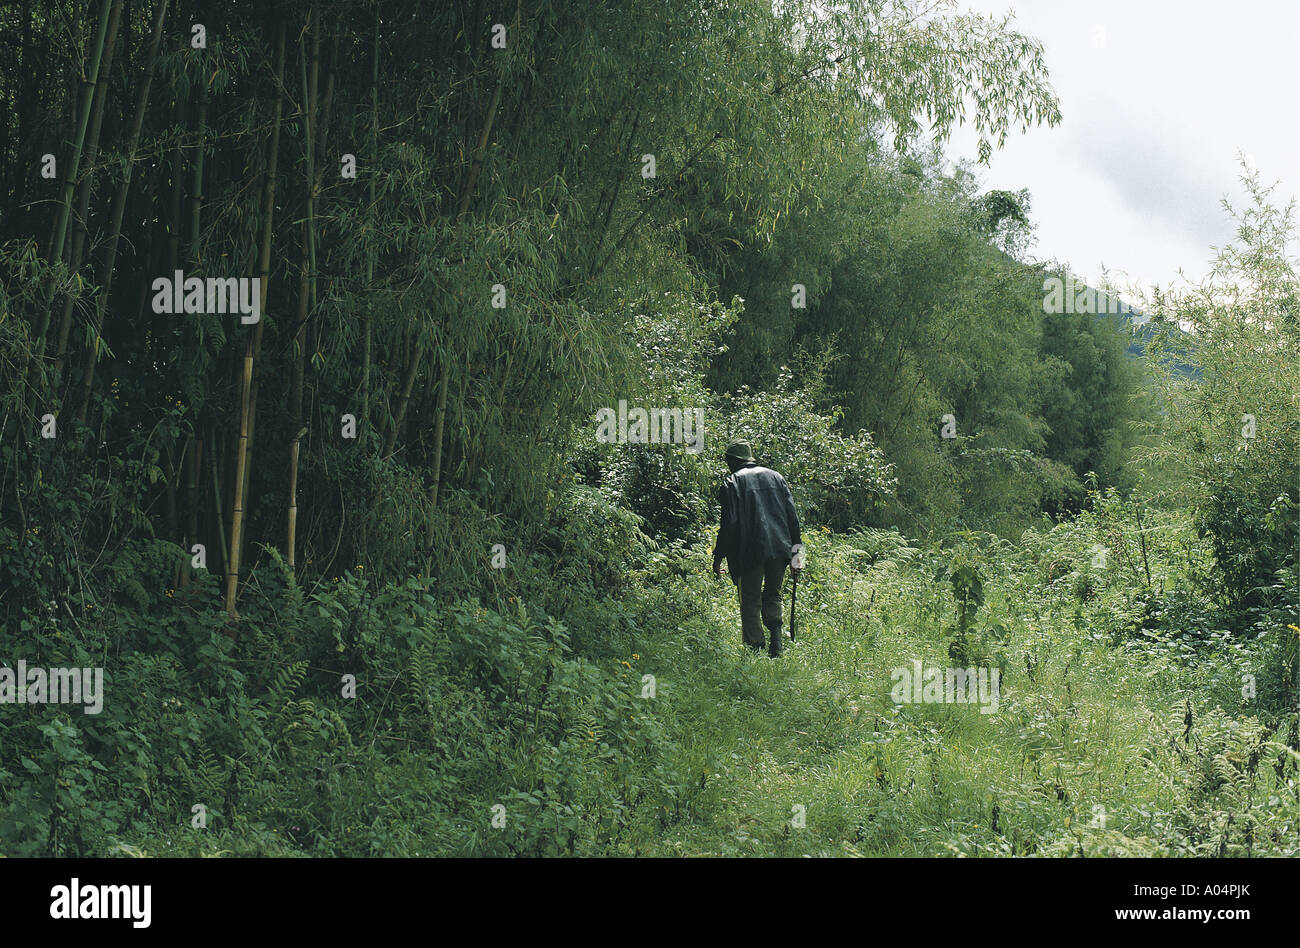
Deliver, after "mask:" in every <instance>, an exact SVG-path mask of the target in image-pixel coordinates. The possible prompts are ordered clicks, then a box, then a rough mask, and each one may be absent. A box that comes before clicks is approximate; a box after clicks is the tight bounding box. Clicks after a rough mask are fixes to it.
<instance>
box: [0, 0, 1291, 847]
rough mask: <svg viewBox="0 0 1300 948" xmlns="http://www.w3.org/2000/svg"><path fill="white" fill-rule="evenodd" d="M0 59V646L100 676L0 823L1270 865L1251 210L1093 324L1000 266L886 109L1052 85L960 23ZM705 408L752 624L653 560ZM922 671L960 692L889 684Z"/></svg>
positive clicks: (422, 35)
mask: <svg viewBox="0 0 1300 948" xmlns="http://www.w3.org/2000/svg"><path fill="white" fill-rule="evenodd" d="M0 102H2V103H3V107H4V110H5V116H4V119H3V121H0V130H2V131H0V170H2V172H3V173H2V174H0V182H3V184H2V185H0V665H4V666H8V665H13V664H15V663H16V662H17V661H19V660H22V661H25V662H26V663H27V664H28V665H30V666H36V665H41V666H45V667H71V666H75V667H86V668H92V667H98V668H103V669H104V672H105V682H106V685H105V688H106V694H105V701H104V706H103V711H102V713H100V714H93V715H92V714H83V713H82V711H81V709H80V708H78V707H76V706H73V707H64V706H60V705H43V706H42V705H34V704H33V705H26V706H23V705H16V704H12V703H0V853H3V854H13V855H40V854H55V855H66V854H93V855H106V854H124V853H126V854H136V853H148V854H167V853H175V854H189V853H275V854H287V853H298V852H305V853H311V854H322V855H323V854H336V855H365V854H379V855H397V854H402V855H417V854H421V855H430V854H452V853H463V854H542V855H548V854H605V853H615V854H633V853H643V854H675V853H749V852H761V853H785V854H798V853H814V854H828V853H836V854H839V853H850V854H857V853H864V854H881V853H890V854H907V855H921V854H924V855H939V854H948V853H959V854H1000V853H1007V854H1010V853H1018V854H1019V853H1040V854H1060V855H1068V854H1077V853H1084V854H1091V853H1161V854H1171V855H1188V854H1215V853H1218V854H1233V855H1237V854H1243V855H1244V854H1256V853H1270V854H1287V855H1295V854H1296V839H1297V838H1300V835H1298V834H1297V828H1298V827H1297V821H1298V820H1300V809H1298V807H1300V778H1298V777H1297V769H1296V764H1297V760H1300V758H1298V757H1297V752H1298V751H1300V735H1298V734H1297V716H1296V714H1295V708H1296V704H1297V698H1296V693H1297V675H1296V665H1297V651H1298V650H1297V643H1300V615H1297V612H1296V603H1297V601H1298V599H1300V581H1298V580H1297V531H1298V530H1300V525H1298V522H1297V510H1298V509H1300V497H1298V496H1297V477H1296V474H1297V469H1296V461H1297V457H1300V413H1298V412H1300V405H1298V404H1297V394H1296V393H1297V392H1298V391H1300V377H1297V372H1298V371H1300V360H1298V358H1297V357H1298V356H1300V323H1298V322H1297V320H1298V319H1300V316H1298V315H1297V314H1298V313H1300V309H1298V307H1300V302H1298V301H1300V290H1298V289H1297V277H1296V270H1295V262H1294V260H1292V259H1290V258H1288V257H1287V255H1286V247H1287V240H1288V239H1290V237H1291V236H1292V235H1293V234H1294V227H1293V223H1292V220H1291V217H1290V210H1289V209H1287V208H1276V207H1274V206H1273V205H1272V204H1271V203H1270V201H1269V195H1268V192H1267V190H1266V189H1265V188H1263V187H1261V186H1260V184H1259V182H1258V181H1257V180H1254V179H1252V178H1249V177H1248V179H1247V180H1248V184H1249V185H1250V189H1251V192H1252V195H1253V196H1254V201H1255V203H1254V204H1253V206H1252V207H1251V208H1249V209H1247V210H1246V211H1245V212H1243V213H1242V216H1241V218H1240V224H1241V229H1240V231H1239V234H1238V237H1239V239H1238V241H1237V242H1236V243H1234V244H1233V245H1232V246H1229V247H1227V248H1223V249H1222V250H1221V251H1220V256H1219V260H1218V267H1217V268H1216V279H1215V281H1213V282H1212V284H1209V285H1206V286H1203V287H1195V288H1187V289H1186V290H1185V291H1182V292H1179V293H1169V294H1161V295H1159V296H1158V297H1157V298H1154V299H1149V300H1143V301H1142V303H1143V309H1144V312H1146V313H1148V314H1150V316H1151V318H1152V320H1153V322H1152V323H1151V326H1150V327H1148V333H1149V335H1150V337H1151V340H1152V341H1150V343H1149V344H1147V350H1148V354H1149V356H1150V357H1149V358H1144V359H1141V360H1138V359H1135V358H1134V357H1133V356H1132V355H1131V353H1130V352H1129V349H1130V344H1131V340H1132V337H1131V335H1130V332H1131V329H1130V323H1129V321H1128V320H1126V319H1111V318H1107V317H1098V316H1095V315H1092V314H1087V313H1072V314H1059V313H1052V312H1048V311H1046V310H1047V307H1045V305H1044V280H1045V278H1046V277H1048V276H1050V275H1051V274H1053V273H1055V272H1057V268H1056V267H1054V266H1048V265H1047V264H1044V263H1040V262H1038V261H1035V260H1033V259H1032V258H1031V257H1029V255H1028V248H1029V247H1030V246H1031V245H1032V226H1031V223H1030V210H1031V207H1030V201H1029V197H1028V195H1027V194H1025V193H1023V192H1020V193H1010V192H1002V191H994V192H988V193H984V194H981V193H979V189H978V186H977V184H976V181H975V178H974V176H973V174H972V171H971V169H970V168H967V167H956V168H954V167H951V166H948V165H946V164H945V163H944V162H943V161H941V160H940V158H939V152H938V150H937V148H936V146H935V141H934V139H935V138H937V139H940V140H941V139H942V137H943V135H944V134H946V132H947V131H948V130H949V129H951V127H952V126H953V124H954V123H955V122H957V121H958V120H963V119H964V120H966V121H970V122H973V123H974V125H975V126H976V128H977V129H978V130H979V131H980V133H981V136H982V144H981V152H982V154H983V155H984V156H985V157H986V156H987V154H988V152H989V150H991V149H992V148H995V147H998V146H999V145H1000V144H1001V143H1002V141H1003V140H1004V138H1005V136H1006V134H1007V133H1008V132H1009V131H1011V130H1012V129H1014V128H1027V127H1029V126H1031V125H1035V124H1045V125H1048V126H1051V125H1055V124H1056V123H1058V122H1059V121H1060V120H1061V115H1060V109H1059V105H1058V103H1057V101H1056V97H1055V95H1054V94H1053V92H1052V89H1051V87H1050V85H1049V84H1048V81H1047V75H1046V70H1045V67H1044V65H1043V60H1042V50H1041V47H1040V46H1039V45H1038V43H1037V42H1036V41H1034V40H1033V39H1032V38H1029V37H1026V36H1024V35H1022V34H1020V33H1019V32H1017V31H1016V29H1015V28H1014V25H1013V24H1012V23H1011V22H1010V21H1009V20H994V19H986V18H980V17H975V16H971V15H965V14H960V13H957V12H955V10H954V6H953V4H951V3H947V2H943V0H940V2H937V3H934V4H930V5H920V6H918V5H917V4H913V3H906V2H896V0H852V2H847V3H843V4H825V3H821V2H803V0H798V2H793V3H781V4H776V5H773V4H771V3H769V2H766V0H755V2H750V0H740V2H732V3H726V4H715V3H708V2H704V3H701V2H698V0H680V2H679V0H673V2H668V3H661V4H653V5H643V6H636V7H629V8H628V9H626V10H615V9H612V8H611V5H606V4H596V5H589V4H568V5H565V4H554V5H550V4H541V5H527V6H526V5H524V4H522V3H515V4H508V3H507V4H504V5H502V6H501V7H491V6H489V5H484V4H481V3H477V2H468V0H466V2H460V0H448V2H446V3H442V4H436V5H434V8H433V10H432V11H431V10H430V8H429V5H428V4H426V3H422V2H415V0H397V2H383V3H373V2H371V0H329V2H320V3H313V2H307V0H273V2H261V3H251V2H246V0H235V2H231V3H226V4H221V5H219V8H216V9H214V8H213V7H211V6H209V5H206V4H202V3H199V2H197V0H151V2H147V3H146V2H134V3H131V2H126V0H95V2H91V3H72V2H66V0H43V2H31V3H23V4H10V5H7V6H5V7H3V8H0ZM178 272H180V273H182V274H183V276H184V277H191V278H192V277H198V278H201V279H220V280H225V279H234V280H245V281H248V282H247V284H246V288H247V289H248V290H249V291H250V292H251V291H253V290H255V291H256V293H257V295H258V298H259V299H260V314H259V315H260V318H259V319H257V320H256V321H245V320H242V319H241V316H240V313H238V312H235V311H233V309H229V308H228V309H229V311H223V312H213V311H211V310H210V309H209V306H208V301H209V300H210V297H208V298H207V300H205V299H200V298H199V297H195V299H194V304H193V305H192V306H190V305H189V304H188V303H186V304H185V305H183V306H182V307H181V310H182V311H179V312H169V311H166V309H167V308H166V307H164V306H160V303H159V299H160V298H159V295H158V290H157V287H156V285H155V281H157V280H159V279H160V278H167V279H171V278H172V277H174V276H175V275H176V274H177V273H178ZM179 292H180V290H179V289H178V293H179ZM163 298H164V301H165V300H166V299H169V298H170V290H168V291H167V292H165V293H164V294H163ZM1145 338H1146V337H1145V336H1144V339H1145ZM1188 365H1191V366H1193V369H1194V371H1187V366H1188ZM621 403H626V404H627V405H630V406H633V407H641V408H644V409H647V410H658V409H670V410H675V411H677V412H679V413H680V414H682V415H683V416H686V415H690V416H691V417H695V416H694V415H693V414H692V413H695V412H697V411H698V412H699V416H698V417H700V418H701V419H702V420H703V427H702V428H698V429H697V430H696V434H698V435H699V436H700V437H699V442H698V444H694V445H692V444H690V443H687V444H683V443H682V439H677V440H676V441H673V440H671V439H666V441H667V443H664V441H661V442H659V443H652V442H650V441H648V440H647V441H645V442H640V441H637V440H636V439H635V438H633V439H626V438H620V439H616V440H614V441H613V442H611V441H610V440H609V439H605V438H602V437H601V436H600V428H599V425H598V424H597V422H596V420H595V419H596V418H597V417H599V413H600V412H601V411H602V410H605V411H606V412H617V411H618V409H619V407H620V404H621ZM1247 416H1248V417H1249V423H1248V422H1247V420H1246V417H1247ZM1247 428H1248V429H1249V432H1250V433H1249V434H1248V435H1247V434H1245V433H1244V432H1245V431H1246V430H1247ZM1143 429H1145V430H1143ZM682 430H684V429H681V428H680V427H679V429H678V431H679V433H681V431H682ZM739 438H744V439H746V440H749V441H751V442H752V443H753V444H754V445H755V448H756V450H757V452H758V453H759V456H760V460H762V461H763V462H765V463H768V464H770V465H771V466H773V467H775V468H776V469H777V470H779V471H781V472H782V473H783V474H784V475H785V476H786V477H787V478H788V479H789V481H790V483H791V484H792V486H793V489H794V492H795V496H796V499H797V502H798V505H799V510H800V513H801V515H802V516H803V518H804V520H805V522H806V525H807V531H806V532H807V535H808V536H809V537H810V538H811V539H810V542H809V545H810V553H811V561H812V564H813V565H812V566H811V568H810V570H809V573H808V574H807V576H808V579H807V585H806V587H803V586H801V589H805V590H806V591H805V592H803V593H802V594H801V598H800V608H801V610H807V611H806V613H804V614H805V615H806V616H808V617H809V618H808V619H807V624H806V625H805V626H804V627H803V630H802V631H801V641H800V643H799V645H798V647H796V648H794V649H792V650H791V651H790V653H789V654H788V656H787V658H786V659H785V660H783V661H782V662H781V663H779V664H778V663H767V660H766V659H763V660H761V661H757V662H756V661H755V659H753V658H752V657H750V656H748V655H744V654H742V653H741V651H740V650H739V636H738V633H736V630H735V629H734V626H735V625H736V615H735V602H734V591H733V590H732V589H731V587H730V586H729V585H724V584H721V583H714V581H713V580H712V579H711V578H710V577H709V576H707V574H706V572H705V569H706V566H707V561H708V552H707V548H708V546H709V543H710V540H711V537H710V535H709V534H710V530H711V528H712V527H713V526H715V525H716V518H717V507H716V494H717V487H718V483H719V478H720V473H721V471H722V466H721V463H720V462H721V453H722V450H723V448H724V447H725V445H726V444H727V442H728V441H729V440H732V439H739ZM931 659H932V660H935V661H940V662H946V661H949V660H956V661H959V662H961V663H963V664H965V663H970V664H980V665H989V666H994V667H997V668H998V669H999V670H1000V672H1001V673H1002V675H1003V681H1004V689H1005V691H1004V697H1003V705H1002V709H1001V710H1000V711H999V713H997V714H993V715H987V716H984V715H980V714H979V713H978V712H977V711H975V710H974V709H953V708H949V707H931V706H928V705H920V704H918V705H899V704H897V703H894V702H892V701H891V700H890V689H889V678H890V669H892V668H896V667H907V666H909V665H910V664H911V663H912V662H913V661H915V660H931ZM1247 679H1248V680H1249V682H1250V687H1246V685H1245V684H1244V682H1245V681H1247ZM967 712H969V713H967ZM795 806H799V807H803V808H805V809H806V813H807V826H806V831H801V830H792V829H791V827H790V812H791V807H795ZM196 807H199V808H201V809H202V811H203V814H204V819H205V820H206V824H205V825H204V826H202V827H200V826H198V825H197V822H196V821H198V817H197V816H196V815H195V814H196V812H197V811H196V809H195V808H196ZM497 808H500V809H499V810H498V809H497ZM1098 808H1101V809H1100V810H1099V809H1098ZM1099 813H1100V814H1103V815H1102V816H1100V817H1099V815H1098V814H1099ZM502 820H503V821H504V822H501V821H502ZM198 822H202V821H198Z"/></svg>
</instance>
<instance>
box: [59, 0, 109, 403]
mask: <svg viewBox="0 0 1300 948" xmlns="http://www.w3.org/2000/svg"><path fill="white" fill-rule="evenodd" d="M121 21H122V0H115V2H114V3H113V9H112V12H111V13H110V14H109V22H108V38H107V39H106V40H105V42H104V57H103V62H102V63H101V64H100V70H99V71H100V74H99V79H98V81H97V82H96V83H95V88H94V102H93V104H92V105H91V110H90V132H89V134H88V135H87V137H86V152H85V165H86V172H85V174H83V175H82V177H81V182H80V187H79V188H78V194H77V213H76V215H75V217H74V219H73V222H72V249H71V251H70V252H69V254H68V269H69V271H71V272H72V273H79V272H80V271H81V263H82V258H83V255H84V253H85V248H86V235H87V230H88V226H89V221H88V220H87V218H88V216H89V214H90V193H91V190H92V189H93V187H94V179H95V160H96V159H97V158H98V157H99V133H100V130H101V129H102V128H103V125H104V100H105V99H107V98H108V82H107V81H106V77H107V76H108V75H109V74H111V73H112V71H113V52H114V50H115V49H116V47H117V34H118V27H119V25H120V24H121ZM73 301H74V297H73V294H71V293H66V294H64V298H63V314H62V316H61V317H60V318H59V333H58V336H57V340H58V341H57V343H56V345H55V347H54V351H55V358H54V387H55V388H56V389H57V388H58V386H59V379H61V378H62V377H63V363H64V360H65V359H66V357H67V354H68V334H69V332H70V331H71V329H72V305H73Z"/></svg>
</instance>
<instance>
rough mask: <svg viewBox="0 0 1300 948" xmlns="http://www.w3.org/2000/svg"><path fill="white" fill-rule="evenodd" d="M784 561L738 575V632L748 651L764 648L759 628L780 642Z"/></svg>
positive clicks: (785, 563)
mask: <svg viewBox="0 0 1300 948" xmlns="http://www.w3.org/2000/svg"><path fill="white" fill-rule="evenodd" d="M788 565H789V564H788V563H787V562H786V561H785V560H771V561H770V562H768V563H765V564H764V565H762V566H757V567H755V568H754V569H752V570H750V571H749V572H747V573H741V574H740V577H739V578H740V582H738V583H737V584H736V586H737V588H738V589H739V590H740V631H741V632H742V633H743V635H744V636H745V644H746V645H748V646H751V647H752V648H762V647H763V645H764V642H765V640H764V638H763V627H764V626H767V629H768V631H769V632H770V633H771V634H772V635H773V636H776V637H777V641H778V642H779V641H780V638H779V637H780V635H781V584H782V582H783V581H784V580H785V568H786V567H787V566H788Z"/></svg>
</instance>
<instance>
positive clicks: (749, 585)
mask: <svg viewBox="0 0 1300 948" xmlns="http://www.w3.org/2000/svg"><path fill="white" fill-rule="evenodd" d="M725 457H726V461H727V467H729V468H730V469H731V476H730V477H728V478H727V479H726V480H725V481H724V482H723V484H722V490H721V491H720V492H719V496H718V499H719V501H721V503H722V522H721V524H720V525H719V527H718V542H717V543H716V544H714V547H713V572H714V574H715V575H717V576H721V575H722V561H723V559H726V561H727V571H728V572H729V573H730V574H731V581H732V582H733V583H735V584H736V586H737V587H738V588H739V590H740V628H741V632H742V634H743V635H744V637H745V644H746V645H748V646H749V647H750V648H752V649H753V650H754V651H756V652H758V651H762V649H763V627H764V626H766V627H767V631H768V633H769V634H770V636H771V641H770V643H769V644H768V650H767V654H768V655H769V656H771V657H772V658H776V657H777V656H779V655H780V654H781V583H782V581H783V580H784V579H785V568H786V566H787V565H790V569H791V572H792V573H794V575H795V578H796V579H797V578H798V575H799V568H797V567H795V566H794V565H793V564H792V563H791V557H792V555H793V553H794V552H795V551H794V547H795V546H797V545H798V544H800V543H801V542H802V540H801V537H800V532H799V515H798V514H797V513H795V509H794V497H793V495H791V493H790V487H789V485H787V484H786V482H785V478H784V477H782V476H781V475H780V474H778V473H777V472H776V471H773V470H771V469H769V468H766V467H760V466H759V465H758V464H757V463H756V462H755V460H754V454H753V452H752V451H751V450H750V447H749V444H748V443H747V442H744V441H738V442H736V443H735V444H733V445H731V446H730V447H729V448H727V452H726V455H725Z"/></svg>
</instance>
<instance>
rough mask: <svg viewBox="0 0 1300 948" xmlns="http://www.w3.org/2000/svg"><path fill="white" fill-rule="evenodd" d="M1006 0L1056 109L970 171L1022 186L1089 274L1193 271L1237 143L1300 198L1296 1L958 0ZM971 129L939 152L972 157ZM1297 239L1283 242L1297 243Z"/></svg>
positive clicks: (1169, 275)
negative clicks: (1055, 120) (1057, 117)
mask: <svg viewBox="0 0 1300 948" xmlns="http://www.w3.org/2000/svg"><path fill="white" fill-rule="evenodd" d="M961 3H962V6H963V7H965V8H966V9H968V10H971V11H972V12H979V13H993V14H998V15H1001V14H1003V13H1006V12H1007V11H1008V10H1014V11H1015V14H1016V15H1015V20H1014V21H1013V24H1012V26H1013V28H1015V29H1019V30H1020V31H1021V32H1023V33H1027V34H1029V35H1031V36H1034V37H1036V38H1037V39H1039V40H1040V41H1041V42H1042V44H1043V46H1044V49H1045V54H1046V61H1047V66H1048V69H1049V71H1050V74H1051V78H1052V83H1053V85H1054V87H1055V89H1056V92H1057V95H1058V96H1059V97H1060V100H1061V112H1062V116H1063V120H1062V122H1061V124H1060V125H1058V126H1057V127H1056V128H1047V127H1046V126H1041V127H1038V128H1031V129H1030V131H1029V132H1028V133H1025V134H1021V133H1019V132H1018V131H1016V132H1014V133H1013V134H1012V135H1010V136H1009V137H1008V139H1007V145H1006V147H1005V148H1004V149H1003V150H1002V151H1000V152H995V153H994V155H993V158H992V159H991V166H990V167H989V168H980V169H979V170H978V171H977V174H978V175H979V177H980V180H981V182H982V183H983V186H984V188H985V189H989V188H1002V189H1007V190H1016V189H1019V188H1028V189H1029V190H1030V193H1031V197H1032V202H1033V208H1032V212H1031V219H1032V220H1033V222H1034V224H1035V225H1036V234H1037V238H1038V243H1037V245H1036V246H1034V247H1033V248H1031V250H1030V253H1031V254H1032V255H1033V256H1035V257H1037V258H1039V259H1041V260H1049V259H1057V260H1059V261H1061V262H1063V263H1067V264H1069V265H1070V267H1071V269H1072V270H1073V271H1074V272H1075V273H1078V274H1080V275H1082V276H1084V277H1086V278H1088V279H1089V280H1090V281H1092V280H1095V279H1097V276H1098V275H1099V274H1100V272H1101V269H1102V266H1103V265H1105V266H1106V267H1107V268H1110V269H1111V270H1112V271H1116V270H1124V271H1127V272H1128V273H1129V274H1130V275H1131V276H1132V277H1134V278H1141V279H1142V280H1143V282H1149V281H1150V280H1157V281H1159V282H1161V283H1168V282H1169V281H1172V280H1174V279H1175V276H1176V273H1177V270H1178V268H1179V267H1180V266H1181V267H1182V268H1183V270H1184V271H1185V272H1186V273H1187V274H1188V276H1189V277H1192V278H1194V279H1199V278H1200V277H1201V276H1203V275H1204V273H1205V272H1206V270H1207V269H1208V263H1209V259H1210V251H1209V249H1208V248H1209V245H1210V244H1222V243H1225V242H1227V241H1228V240H1229V239H1230V238H1231V236H1232V228H1231V226H1230V225H1229V223H1228V221H1227V217H1226V215H1225V214H1224V212H1223V210H1222V208H1221V207H1220V206H1219V199H1220V198H1222V197H1223V196H1225V195H1227V196H1228V198H1229V200H1233V201H1234V203H1237V202H1236V201H1235V200H1234V199H1235V198H1237V197H1239V196H1240V194H1241V189H1240V183H1239V182H1238V180H1237V175H1238V173H1239V170H1240V169H1239V166H1238V164H1237V160H1236V157H1235V155H1236V152H1237V150H1238V149H1240V150H1241V151H1243V152H1246V153H1247V154H1248V155H1250V156H1251V158H1253V160H1254V162H1255V164H1256V165H1257V166H1258V168H1259V170H1260V172H1261V175H1262V177H1263V179H1264V180H1265V181H1268V182H1271V181H1273V180H1275V179H1280V180H1281V183H1280V184H1279V185H1278V188H1277V191H1276V192H1275V193H1274V196H1275V198H1281V203H1285V202H1286V200H1288V199H1290V198H1291V197H1292V196H1295V195H1300V180H1298V179H1300V0H1233V2H1206V0H1022V2H1019V3H1009V2H1004V0H961ZM975 142H976V138H975V135H974V132H973V130H972V129H971V128H970V126H969V125H968V126H966V127H964V128H960V129H957V130H956V131H955V132H954V134H953V136H952V138H951V139H950V141H949V143H948V147H947V153H948V155H949V156H950V157H952V158H959V157H965V158H971V159H974V158H975V157H976V148H975ZM1293 252H1294V250H1293Z"/></svg>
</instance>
